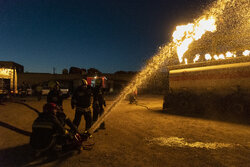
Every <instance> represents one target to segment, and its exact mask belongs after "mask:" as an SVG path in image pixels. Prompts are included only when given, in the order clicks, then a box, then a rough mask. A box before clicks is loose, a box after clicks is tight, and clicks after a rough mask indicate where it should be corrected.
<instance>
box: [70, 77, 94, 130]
mask: <svg viewBox="0 0 250 167" xmlns="http://www.w3.org/2000/svg"><path fill="white" fill-rule="evenodd" d="M90 106H91V88H90V87H89V86H88V82H87V81H86V80H85V79H82V84H81V85H80V86H79V87H78V88H77V89H76V90H75V92H74V93H73V95H72V99H71V107H72V109H74V108H75V107H76V110H75V118H74V120H73V123H74V124H75V126H76V127H78V126H79V124H80V122H81V118H82V115H83V116H84V119H85V130H86V131H87V130H88V129H89V128H90V127H91V125H92V118H91V109H90Z"/></svg>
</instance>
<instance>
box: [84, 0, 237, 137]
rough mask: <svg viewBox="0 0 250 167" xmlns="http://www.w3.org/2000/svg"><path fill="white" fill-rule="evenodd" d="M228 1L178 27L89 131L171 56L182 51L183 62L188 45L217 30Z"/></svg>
mask: <svg viewBox="0 0 250 167" xmlns="http://www.w3.org/2000/svg"><path fill="white" fill-rule="evenodd" d="M228 3H230V5H233V4H234V3H235V0H233V1H232V0H218V1H216V2H214V3H213V4H212V7H211V8H210V9H209V10H207V11H206V12H205V14H204V15H203V16H201V17H200V18H198V19H197V20H195V21H194V23H193V24H188V25H186V26H182V27H181V28H176V31H175V32H174V34H175V35H174V34H173V41H172V42H169V43H168V44H166V45H165V46H163V47H161V48H160V50H159V52H158V53H157V54H155V56H153V57H152V58H151V59H150V61H149V63H148V64H147V66H145V67H144V68H143V69H142V70H141V72H139V73H138V74H137V75H136V76H135V78H134V79H133V80H132V82H131V83H130V84H129V85H127V86H126V87H125V88H124V90H123V91H122V92H121V94H120V95H119V96H118V97H117V98H116V100H115V101H114V102H113V103H112V104H111V106H110V107H109V108H108V109H107V110H106V111H104V113H103V114H102V115H101V116H100V117H99V119H98V120H97V121H96V122H95V123H94V124H93V125H92V127H91V128H90V129H89V133H90V134H92V133H93V132H94V131H95V130H96V129H98V128H99V126H100V124H101V123H102V122H103V121H104V120H105V119H106V118H107V117H108V115H109V114H110V113H111V111H113V110H114V109H115V107H116V106H117V105H118V104H119V103H120V102H121V101H122V100H123V99H125V98H126V96H127V95H128V94H129V93H131V92H132V91H134V90H135V89H136V88H138V87H139V86H141V85H142V84H143V83H144V82H145V81H146V79H148V78H150V77H151V76H152V75H153V74H154V73H155V72H157V71H158V70H159V69H160V68H161V67H162V65H164V64H165V63H166V64H169V61H170V60H169V58H170V57H171V56H173V55H174V54H175V53H176V52H177V53H178V52H180V54H179V55H178V57H179V61H180V62H181V61H182V56H183V54H184V53H185V52H186V51H187V50H188V46H189V45H190V44H191V43H192V42H193V41H195V40H198V39H200V38H201V37H202V35H203V34H205V32H207V31H210V32H214V31H215V30H216V24H215V23H216V19H217V18H218V17H219V16H220V15H222V14H223V10H224V9H225V7H226V5H227V4H228ZM176 50H177V51H176Z"/></svg>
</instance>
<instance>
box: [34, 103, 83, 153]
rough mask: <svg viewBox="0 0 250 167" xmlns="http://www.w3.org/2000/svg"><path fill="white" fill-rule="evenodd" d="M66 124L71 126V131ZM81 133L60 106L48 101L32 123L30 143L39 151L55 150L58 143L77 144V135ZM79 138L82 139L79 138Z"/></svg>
mask: <svg viewBox="0 0 250 167" xmlns="http://www.w3.org/2000/svg"><path fill="white" fill-rule="evenodd" d="M62 116H63V117H64V119H62ZM62 121H63V122H62ZM65 124H67V125H68V126H69V127H70V130H69V131H68V130H67V129H65V127H64V125H65ZM79 135H80V133H79V132H78V131H77V128H76V127H75V126H74V125H73V123H72V122H71V121H70V120H69V119H68V118H66V115H65V114H64V113H63V112H61V110H60V108H59V107H58V106H57V105H56V104H54V103H47V104H45V105H44V107H43V112H42V113H41V114H40V115H39V116H38V118H37V119H36V120H35V121H34V123H33V125H32V134H31V136H30V145H31V146H32V148H33V149H34V150H35V151H37V153H46V152H51V151H52V152H53V151H56V150H55V149H56V146H58V145H60V146H61V147H63V148H66V147H67V148H69V146H70V147H72V146H75V145H74V142H75V136H79ZM77 140H81V139H79V138H77ZM80 144H81V143H79V145H80Z"/></svg>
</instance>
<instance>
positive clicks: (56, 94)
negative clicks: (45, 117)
mask: <svg viewBox="0 0 250 167" xmlns="http://www.w3.org/2000/svg"><path fill="white" fill-rule="evenodd" d="M51 85H52V86H51V90H50V92H49V94H48V96H47V102H48V103H55V104H56V105H57V106H59V107H61V108H62V104H63V96H62V92H61V90H60V84H59V82H58V81H56V82H54V84H51Z"/></svg>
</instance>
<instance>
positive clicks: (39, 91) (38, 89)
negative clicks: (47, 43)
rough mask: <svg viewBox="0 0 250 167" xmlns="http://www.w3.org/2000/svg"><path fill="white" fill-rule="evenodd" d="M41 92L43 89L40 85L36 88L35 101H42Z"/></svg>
mask: <svg viewBox="0 0 250 167" xmlns="http://www.w3.org/2000/svg"><path fill="white" fill-rule="evenodd" d="M42 90H43V87H42V85H41V84H38V85H37V86H36V95H37V100H38V101H40V100H41V99H42Z"/></svg>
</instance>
